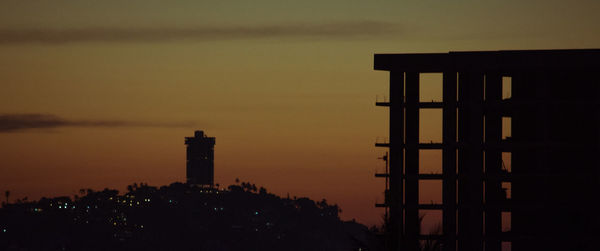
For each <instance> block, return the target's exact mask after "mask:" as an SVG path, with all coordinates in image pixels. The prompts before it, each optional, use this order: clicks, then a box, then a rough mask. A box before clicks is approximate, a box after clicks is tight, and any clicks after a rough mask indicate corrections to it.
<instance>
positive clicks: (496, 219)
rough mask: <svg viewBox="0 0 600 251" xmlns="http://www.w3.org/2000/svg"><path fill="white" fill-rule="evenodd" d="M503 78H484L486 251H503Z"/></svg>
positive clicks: (487, 76) (494, 74)
mask: <svg viewBox="0 0 600 251" xmlns="http://www.w3.org/2000/svg"><path fill="white" fill-rule="evenodd" d="M501 100H502V76H501V75H500V74H499V73H487V74H486V76H485V104H486V105H485V145H486V149H485V237H486V238H485V250H486V251H500V249H501V240H500V234H501V232H502V214H501V213H502V211H501V205H502V204H504V201H505V198H504V196H503V193H502V177H501V176H502V152H501V150H500V148H498V146H499V144H500V141H501V138H502V114H501V113H500V109H499V108H500V107H499V105H500V101H501Z"/></svg>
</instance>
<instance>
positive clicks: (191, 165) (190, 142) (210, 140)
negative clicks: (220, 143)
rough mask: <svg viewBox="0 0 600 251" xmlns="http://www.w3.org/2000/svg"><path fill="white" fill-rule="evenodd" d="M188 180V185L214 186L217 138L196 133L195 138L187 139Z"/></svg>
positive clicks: (202, 132)
mask: <svg viewBox="0 0 600 251" xmlns="http://www.w3.org/2000/svg"><path fill="white" fill-rule="evenodd" d="M185 144H186V145H187V153H186V156H187V157H186V159H187V160H186V178H187V179H186V180H187V183H188V184H195V185H209V186H212V185H213V184H214V174H215V165H214V160H215V138H214V137H207V136H206V135H204V131H195V132H194V137H185Z"/></svg>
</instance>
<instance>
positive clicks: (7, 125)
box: [0, 114, 193, 133]
mask: <svg viewBox="0 0 600 251" xmlns="http://www.w3.org/2000/svg"><path fill="white" fill-rule="evenodd" d="M191 126H193V123H162V122H140V121H124V120H69V119H65V118H61V117H59V116H55V115H51V114H0V133H9V132H19V131H25V130H35V129H53V128H61V127H191Z"/></svg>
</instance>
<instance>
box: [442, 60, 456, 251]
mask: <svg viewBox="0 0 600 251" xmlns="http://www.w3.org/2000/svg"><path fill="white" fill-rule="evenodd" d="M456 78H457V73H456V72H453V71H451V72H444V80H443V81H444V83H443V103H444V108H443V111H442V112H443V125H442V128H443V129H442V134H443V136H442V141H443V142H442V143H443V149H442V174H443V176H444V178H443V181H442V187H443V188H442V202H443V204H444V209H443V210H444V211H443V212H442V214H443V217H442V224H443V230H442V231H443V232H444V240H443V243H444V251H454V250H456V87H457V85H456Z"/></svg>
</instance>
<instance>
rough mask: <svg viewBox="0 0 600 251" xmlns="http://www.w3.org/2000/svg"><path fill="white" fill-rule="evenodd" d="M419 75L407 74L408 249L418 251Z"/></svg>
mask: <svg viewBox="0 0 600 251" xmlns="http://www.w3.org/2000/svg"><path fill="white" fill-rule="evenodd" d="M418 146H419V73H418V72H407V73H406V148H405V149H406V150H405V158H406V159H405V161H406V162H405V164H406V167H405V168H406V170H405V173H406V185H405V187H406V190H405V196H406V197H405V200H406V206H405V208H406V213H405V221H406V226H405V234H406V243H405V244H406V246H405V247H406V249H405V250H417V248H418V237H419V234H420V233H419V229H420V225H419V224H420V222H419V209H418V205H419V179H418V175H419V148H418Z"/></svg>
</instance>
